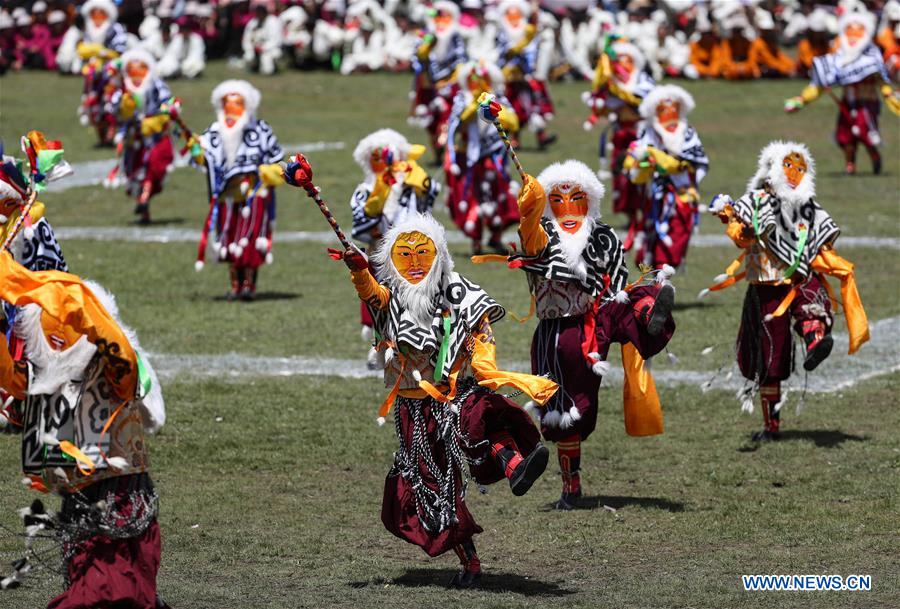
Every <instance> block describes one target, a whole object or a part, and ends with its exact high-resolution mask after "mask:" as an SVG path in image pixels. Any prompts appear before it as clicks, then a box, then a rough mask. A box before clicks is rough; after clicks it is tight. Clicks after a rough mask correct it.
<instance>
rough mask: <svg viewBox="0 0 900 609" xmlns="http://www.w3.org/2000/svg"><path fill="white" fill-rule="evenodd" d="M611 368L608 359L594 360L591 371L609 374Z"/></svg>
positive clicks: (599, 374) (600, 374)
mask: <svg viewBox="0 0 900 609" xmlns="http://www.w3.org/2000/svg"><path fill="white" fill-rule="evenodd" d="M609 370H610V365H609V362H607V361H599V362H594V364H593V365H592V366H591V372H593V373H594V374H596V375H597V376H606V375H607V374H609Z"/></svg>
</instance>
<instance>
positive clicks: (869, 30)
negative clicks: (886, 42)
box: [838, 11, 875, 65]
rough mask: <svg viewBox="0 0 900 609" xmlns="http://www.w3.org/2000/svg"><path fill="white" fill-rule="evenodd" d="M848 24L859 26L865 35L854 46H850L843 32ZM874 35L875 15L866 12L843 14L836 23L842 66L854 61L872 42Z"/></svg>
mask: <svg viewBox="0 0 900 609" xmlns="http://www.w3.org/2000/svg"><path fill="white" fill-rule="evenodd" d="M850 24H856V25H861V26H863V28H864V29H865V34H864V35H863V37H862V39H860V40H859V41H858V42H857V43H856V44H855V45H853V46H850V43H849V41H848V40H847V35H846V34H845V33H844V30H845V29H847V26H848V25H850ZM874 35H875V15H873V14H872V13H870V12H868V11H851V12H848V13H844V14H843V15H842V16H841V18H840V20H839V21H838V39H839V40H840V42H841V50H842V51H843V55H844V56H845V59H844V64H845V65H846V64H847V63H850V62H852V61H854V60H856V58H857V57H859V56H860V54H861V53H862V52H863V51H864V50H866V47H868V46H869V44H870V43H871V42H872V37H873V36H874Z"/></svg>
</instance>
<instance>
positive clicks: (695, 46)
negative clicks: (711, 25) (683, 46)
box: [691, 35, 722, 78]
mask: <svg viewBox="0 0 900 609" xmlns="http://www.w3.org/2000/svg"><path fill="white" fill-rule="evenodd" d="M691 65H693V66H694V67H695V68H697V72H698V73H699V74H700V76H701V77H703V78H718V77H719V76H721V75H722V44H721V42H720V41H718V40H717V39H716V38H715V37H714V36H712V35H710V36H709V37H705V36H704V37H703V38H700V39H699V40H692V41H691Z"/></svg>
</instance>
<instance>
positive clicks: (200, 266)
mask: <svg viewBox="0 0 900 609" xmlns="http://www.w3.org/2000/svg"><path fill="white" fill-rule="evenodd" d="M204 266H206V264H205V263H204V262H203V261H202V260H197V261H196V262H194V270H195V271H196V272H198V273H199V272H200V271H202V270H203V267H204Z"/></svg>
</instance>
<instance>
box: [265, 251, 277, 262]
mask: <svg viewBox="0 0 900 609" xmlns="http://www.w3.org/2000/svg"><path fill="white" fill-rule="evenodd" d="M273 262H275V255H274V254H273V253H272V252H267V253H266V264H272V263H273Z"/></svg>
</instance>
